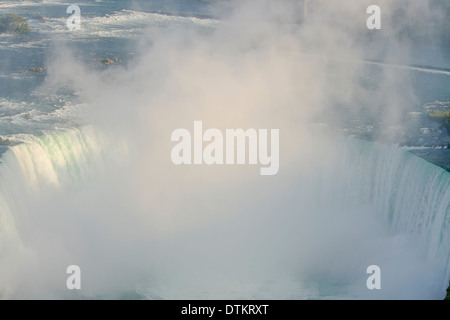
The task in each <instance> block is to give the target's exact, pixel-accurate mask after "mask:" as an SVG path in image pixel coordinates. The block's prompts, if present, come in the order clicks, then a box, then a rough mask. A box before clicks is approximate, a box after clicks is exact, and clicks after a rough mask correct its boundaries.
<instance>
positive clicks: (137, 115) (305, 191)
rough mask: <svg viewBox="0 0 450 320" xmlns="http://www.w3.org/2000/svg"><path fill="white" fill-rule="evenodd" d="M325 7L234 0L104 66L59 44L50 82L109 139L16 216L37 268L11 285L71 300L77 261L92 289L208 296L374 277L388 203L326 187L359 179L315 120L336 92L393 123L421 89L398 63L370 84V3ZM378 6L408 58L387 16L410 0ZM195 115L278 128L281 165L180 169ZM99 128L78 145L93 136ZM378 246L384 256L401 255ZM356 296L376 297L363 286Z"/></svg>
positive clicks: (18, 291) (395, 53)
mask: <svg viewBox="0 0 450 320" xmlns="http://www.w3.org/2000/svg"><path fill="white" fill-rule="evenodd" d="M323 3H324V4H323V6H321V7H319V8H317V9H316V10H311V13H310V16H309V17H308V19H307V20H306V21H304V23H303V24H301V25H299V24H298V21H299V20H301V19H300V18H299V17H301V15H302V8H303V5H302V3H301V2H299V1H277V2H273V1H233V2H231V3H230V8H232V10H231V12H232V13H230V16H229V17H227V18H226V19H224V20H221V21H218V22H217V23H216V25H215V27H214V28H213V29H202V28H200V30H199V28H180V27H177V26H172V27H168V28H160V29H158V28H150V29H149V30H148V32H147V33H146V34H144V35H143V39H142V41H141V43H140V44H139V47H138V50H139V53H138V54H137V57H136V58H135V59H134V60H132V61H129V62H128V63H127V65H124V66H120V67H114V68H110V69H108V70H105V71H96V70H90V69H88V68H87V67H86V66H84V65H83V64H82V63H81V62H80V61H78V60H77V59H76V58H75V57H74V56H72V55H71V53H70V51H68V50H67V49H62V48H55V50H56V51H55V58H54V59H52V61H49V65H48V67H47V70H48V79H47V83H46V84H45V86H44V87H43V90H44V89H46V90H54V89H55V88H60V87H69V88H71V89H73V90H75V91H77V92H78V94H79V99H80V101H83V102H84V103H86V104H87V107H86V109H85V110H84V112H85V113H84V114H83V116H84V118H85V119H86V122H87V123H88V125H91V126H93V127H94V131H95V132H98V137H97V139H99V137H106V138H105V140H104V141H103V140H101V141H102V142H101V143H99V144H98V146H96V147H95V148H92V149H89V148H85V149H84V150H83V152H85V153H86V154H88V155H89V154H92V153H93V154H94V156H93V157H92V158H90V157H89V156H87V160H84V162H85V163H87V164H86V166H87V169H86V170H87V171H86V172H87V173H86V174H85V176H84V178H83V179H82V181H84V182H82V183H81V184H80V185H81V186H80V185H78V184H77V183H73V182H69V183H67V184H64V185H62V186H61V187H60V188H54V187H48V186H45V187H43V188H42V190H40V191H39V192H38V193H37V195H36V196H35V197H36V198H33V197H31V200H30V203H29V204H24V205H23V207H21V208H19V209H18V211H17V212H15V213H14V214H15V216H14V217H15V219H16V217H18V218H17V219H18V220H20V219H22V220H23V221H24V222H23V224H21V223H20V221H19V223H18V226H17V228H18V230H19V234H24V235H25V236H24V238H23V239H21V241H22V243H23V246H24V247H25V248H26V249H24V250H26V251H27V252H28V254H29V255H30V256H31V258H29V259H26V258H24V256H25V254H23V255H19V256H18V257H14V258H13V261H14V262H12V264H15V265H20V266H24V265H25V267H20V268H19V270H20V272H17V271H14V270H8V271H6V272H7V274H8V279H9V280H2V281H3V284H4V285H5V287H6V286H8V287H9V288H10V289H8V290H5V291H4V292H5V293H3V294H4V295H5V296H7V297H8V296H11V297H36V296H37V297H45V298H48V297H54V296H63V297H67V296H68V297H71V295H69V294H67V292H66V289H65V288H64V287H61V284H65V277H66V275H65V273H64V272H65V268H66V267H67V266H68V265H70V264H78V265H80V267H81V270H82V275H83V276H82V277H83V278H82V279H83V280H82V281H83V285H82V287H83V290H82V291H81V294H82V295H84V296H94V297H97V296H100V297H105V296H108V294H117V293H118V292H123V291H126V290H128V289H129V290H135V289H136V284H139V285H140V286H142V287H140V288H139V291H140V292H141V293H143V294H144V295H145V296H146V297H148V298H159V297H162V298H173V297H175V298H191V297H198V296H201V293H202V292H203V291H206V292H207V293H206V295H207V296H208V297H209V295H210V296H211V297H213V298H214V297H219V298H220V297H238V298H259V297H263V298H278V297H281V298H292V297H293V298H304V297H308V294H310V293H311V292H317V291H320V290H321V289H320V288H317V286H320V285H316V284H308V283H311V282H314V281H316V280H317V279H322V280H323V281H324V282H327V281H328V282H329V283H343V284H346V283H356V282H358V281H359V280H361V281H362V282H361V283H363V284H365V278H364V277H365V275H364V274H363V275H360V274H359V273H358V272H360V271H361V270H363V271H364V270H365V268H366V267H367V265H369V264H372V263H373V262H372V259H373V258H374V257H373V255H371V253H372V252H373V251H370V248H373V246H374V245H375V244H376V243H377V241H378V239H379V237H386V240H385V241H386V242H388V243H390V241H391V240H392V239H390V238H389V236H387V235H386V234H385V233H384V230H385V225H383V222H380V221H378V220H376V219H373V218H372V216H373V215H375V214H376V208H373V207H371V204H361V203H358V201H357V200H356V201H355V199H351V192H355V194H356V195H359V194H360V193H358V192H359V191H357V190H354V189H352V188H345V189H344V191H339V188H340V186H336V189H331V190H327V184H328V183H329V184H331V185H333V186H334V184H333V183H332V181H331V180H333V179H334V178H336V175H337V176H339V174H344V175H345V173H339V172H337V173H336V171H337V170H339V168H341V167H339V166H338V165H336V163H340V162H339V160H340V159H342V155H341V151H340V150H339V147H338V146H340V145H342V144H341V143H342V142H340V140H339V139H338V138H333V135H334V133H331V134H329V132H327V130H325V132H321V130H320V129H317V128H318V127H319V128H320V126H311V124H313V123H316V122H318V121H319V122H322V121H324V120H326V121H327V122H328V123H329V124H330V126H332V124H333V122H334V120H335V119H334V115H333V106H334V105H335V104H336V103H343V104H345V103H349V102H351V101H352V100H353V99H354V97H355V96H356V97H361V96H363V97H365V98H364V101H366V102H367V104H368V109H372V112H374V113H376V112H379V113H382V114H383V116H382V119H383V121H384V122H385V123H386V125H387V126H394V125H395V124H396V123H397V121H398V120H399V119H400V117H399V116H400V115H401V114H402V112H404V110H405V109H407V108H408V107H409V104H411V103H412V102H413V101H414V93H413V92H412V89H411V87H410V82H409V81H408V79H405V77H404V75H400V74H398V73H395V72H391V71H386V72H385V73H383V74H382V76H381V77H380V79H382V83H380V84H379V86H378V89H377V90H375V91H371V92H367V91H366V90H365V89H363V88H361V87H360V86H359V85H358V84H357V82H358V81H359V78H360V76H361V75H362V74H363V66H362V65H361V64H360V63H359V62H357V61H361V60H363V59H364V58H365V50H366V48H367V46H368V44H367V43H366V42H364V41H361V37H363V35H365V34H366V33H367V30H365V19H366V17H367V15H366V13H365V9H366V7H367V6H366V2H365V1H357V2H356V1H339V2H337V1H324V2H323ZM367 3H369V2H367ZM370 4H371V3H370ZM379 5H380V7H381V8H382V12H383V21H386V22H384V24H383V29H382V31H380V33H382V36H381V38H382V42H380V43H379V45H380V46H384V50H386V52H387V56H389V57H390V58H392V59H396V58H398V59H400V57H401V59H403V61H407V59H408V58H407V51H408V49H407V47H405V46H404V45H403V42H400V43H398V44H397V45H396V46H393V43H395V41H397V40H398V39H399V38H398V37H397V33H396V30H394V31H391V29H390V28H389V27H388V26H389V22H388V21H389V19H390V17H391V16H392V15H393V13H392V12H393V11H394V10H395V9H396V8H404V7H403V5H404V3H403V2H398V3H397V2H396V3H395V4H393V3H392V1H380V2H379ZM421 8H424V9H425V7H422V2H414V4H412V2H408V7H407V10H406V12H405V15H407V16H410V15H413V16H414V15H416V14H417V10H418V9H421ZM404 21H405V23H407V19H406V18H405V19H404ZM372 45H373V43H372ZM375 47H376V46H375ZM399 87H401V88H402V89H401V92H398V88H399ZM405 92H408V93H409V94H410V95H411V97H405V96H404V93H405ZM195 120H201V121H203V125H204V126H205V128H218V129H219V130H223V131H224V130H225V129H227V128H243V129H247V128H256V129H259V128H262V129H271V128H276V129H279V130H280V164H279V165H280V169H279V173H278V174H277V175H275V176H272V177H264V176H260V175H259V166H193V165H192V166H175V165H174V164H173V163H172V161H171V159H170V154H171V149H172V147H173V145H174V143H172V142H171V141H170V136H171V132H172V131H173V130H174V129H177V128H191V127H192V124H193V121H195ZM92 134H93V133H92V132H89V133H87V134H85V135H82V138H80V139H81V140H80V141H81V142H80V141H74V142H73V144H72V145H68V146H65V147H68V148H70V147H73V146H75V145H76V144H78V143H80V144H81V145H84V144H83V143H84V142H83V139H86V138H85V137H91V136H92ZM105 141H107V142H105ZM68 155H70V152H69V151H68V152H67V153H66V154H64V155H63V158H64V157H65V156H68ZM66 160H67V159H66V158H64V160H63V162H64V161H66ZM37 161H38V160H37ZM97 162H100V164H98V163H97ZM344 167H345V166H344ZM99 168H101V169H99ZM74 170H75V169H74ZM77 170H78V169H76V170H75V171H74V173H73V176H74V177H75V176H76V173H77V172H78V171H77ZM350 170H351V169H349V171H350ZM324 172H325V173H329V176H323V173H324ZM69 180H70V179H69ZM343 180H345V179H343ZM355 180H357V179H356V178H355ZM345 181H346V180H345ZM26 184H27V182H24V185H26ZM324 190H325V191H324ZM346 191H349V192H350V194H349V193H346ZM335 197H336V198H335ZM340 197H344V198H345V197H349V199H350V200H352V201H349V203H348V204H345V201H344V200H342V199H341V198H340ZM354 202H356V205H355V204H354ZM343 203H344V204H343ZM28 215H29V216H28ZM27 219H30V220H29V221H31V222H32V223H31V222H29V223H27V222H26V220H27ZM374 243H375V244H374ZM367 250H369V251H367ZM377 250H378V249H377ZM377 250H375V251H376V252H375V258H379V259H381V261H387V258H385V257H384V258H383V257H382V255H383V252H381V253H380V252H378V251H377ZM414 259H416V258H408V259H405V261H408V262H409V261H415V260H414ZM24 260H25V261H26V262H24ZM405 263H406V262H405ZM403 267H404V265H403V264H402V265H401V266H400V267H399V268H398V269H399V270H401V269H402V268H403ZM24 274H25V275H26V276H24ZM414 274H416V273H414ZM391 280H392V281H395V279H393V278H392V279H391ZM302 281H303V283H302ZM308 281H309V282H308ZM407 281H408V278H406V280H405V279H402V280H401V281H399V282H398V283H397V285H398V286H402V285H403V284H404V283H405V282H407ZM319 282H320V281H319ZM238 283H239V284H240V287H233V286H234V285H236V284H238ZM292 283H294V284H295V288H292V287H290V285H292ZM297 283H298V286H297ZM230 284H231V285H230ZM288 284H290V285H288ZM388 287H389V286H388ZM392 287H394V288H395V287H396V286H395V285H393V286H392ZM415 289H416V288H415ZM415 289H414V290H415ZM236 292H237V293H236ZM308 292H309V293H308ZM350 292H351V293H350V295H351V294H356V295H358V294H360V295H361V296H363V297H365V296H366V295H367V293H366V292H365V291H364V290H361V288H359V287H358V288H356V289H353V291H350ZM355 292H356V293H355ZM397 293H398V292H395V290H394V291H393V292H391V291H389V293H388V294H387V295H386V296H385V297H388V298H395V297H397V296H396V294H397ZM330 294H332V293H330ZM412 295H413V296H414V294H412ZM407 296H408V297H409V293H408V295H407ZM417 296H421V295H420V293H417ZM424 296H426V294H425V293H424Z"/></svg>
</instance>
